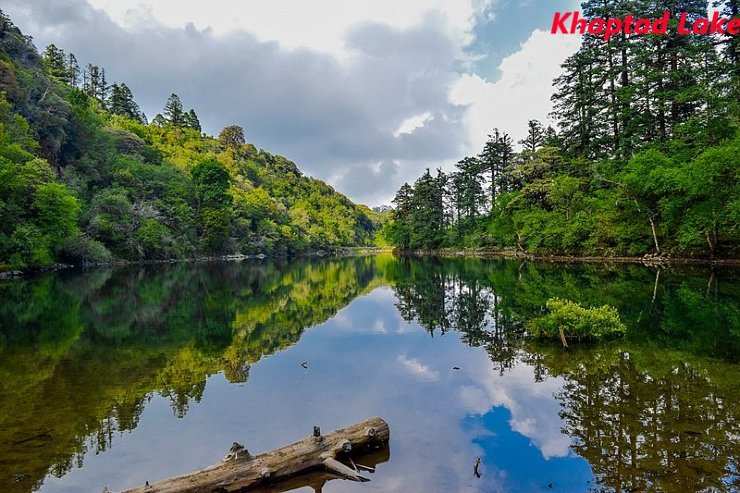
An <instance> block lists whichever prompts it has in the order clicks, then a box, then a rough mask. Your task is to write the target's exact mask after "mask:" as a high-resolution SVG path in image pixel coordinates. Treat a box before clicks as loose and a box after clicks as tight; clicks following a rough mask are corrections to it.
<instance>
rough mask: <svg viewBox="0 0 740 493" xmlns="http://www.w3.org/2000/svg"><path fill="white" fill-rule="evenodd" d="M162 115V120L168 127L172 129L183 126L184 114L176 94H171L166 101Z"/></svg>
mask: <svg viewBox="0 0 740 493" xmlns="http://www.w3.org/2000/svg"><path fill="white" fill-rule="evenodd" d="M163 113H164V118H165V120H166V121H167V123H168V124H169V125H172V126H173V127H184V126H185V113H184V112H183V109H182V103H181V102H180V97H179V96H178V95H177V94H175V93H172V94H171V95H170V97H169V98H168V99H167V103H166V104H165V105H164V111H163Z"/></svg>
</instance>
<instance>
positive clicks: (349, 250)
mask: <svg viewBox="0 0 740 493" xmlns="http://www.w3.org/2000/svg"><path fill="white" fill-rule="evenodd" d="M385 251H387V252H389V253H390V252H391V251H392V250H391V249H390V248H388V247H335V248H332V249H326V250H324V249H320V250H311V251H306V252H300V253H296V254H290V255H288V254H279V255H268V254H265V253H255V254H229V255H213V256H207V255H204V256H199V257H188V258H173V259H144V260H122V259H116V260H109V261H107V262H89V263H82V264H63V263H57V264H53V265H49V266H46V267H37V268H32V269H26V270H20V269H11V270H5V271H4V270H0V280H10V279H24V278H28V277H32V276H36V275H40V274H45V273H47V272H56V271H61V270H66V269H79V268H82V269H85V268H89V267H121V266H126V265H157V264H186V263H198V262H241V261H243V260H264V259H287V258H305V257H319V258H324V257H341V256H350V255H373V254H377V253H380V252H385Z"/></svg>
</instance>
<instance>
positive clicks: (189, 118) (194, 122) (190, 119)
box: [183, 108, 201, 132]
mask: <svg viewBox="0 0 740 493" xmlns="http://www.w3.org/2000/svg"><path fill="white" fill-rule="evenodd" d="M183 126H184V127H185V128H190V129H193V130H196V131H198V132H200V130H201V128H200V120H198V115H196V114H195V110H193V109H192V108H191V109H190V110H189V111H188V112H187V113H185V114H184V115H183Z"/></svg>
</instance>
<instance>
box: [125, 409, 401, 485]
mask: <svg viewBox="0 0 740 493" xmlns="http://www.w3.org/2000/svg"><path fill="white" fill-rule="evenodd" d="M389 438H390V428H389V427H388V423H386V422H385V421H383V420H382V419H381V418H370V419H368V420H366V421H363V422H361V423H357V424H354V425H350V426H347V427H345V428H340V429H338V430H336V431H333V432H331V433H328V434H326V435H321V432H320V430H319V429H318V427H314V433H313V435H312V436H309V437H308V438H304V439H303V440H301V441H298V442H296V443H293V444H291V445H287V446H285V447H281V448H279V449H276V450H273V451H270V452H265V453H263V454H260V455H256V456H252V455H251V454H250V453H249V451H248V450H247V449H246V448H244V447H243V446H241V445H239V444H238V443H234V445H232V447H231V450H230V451H229V454H228V455H227V456H226V457H225V458H224V459H223V460H222V461H221V462H219V463H218V464H215V465H213V466H210V467H208V468H206V469H203V470H201V471H196V472H193V473H190V474H186V475H184V476H178V477H174V478H169V479H164V480H162V481H158V482H156V483H152V484H149V483H148V482H146V483H145V484H144V485H143V486H139V487H137V488H134V489H130V490H126V491H125V492H123V493H174V492H184V493H240V492H246V491H254V490H255V489H257V488H259V489H263V488H265V487H268V486H270V485H277V483H280V482H283V481H285V480H294V479H295V478H296V476H300V475H304V474H311V473H316V472H323V473H328V474H329V476H331V477H339V478H343V479H349V480H352V481H369V479H367V478H366V477H365V476H363V475H362V474H360V472H359V471H360V468H359V467H354V464H355V461H361V460H360V457H362V456H367V455H369V454H372V453H373V452H377V451H378V450H380V449H387V447H388V440H389ZM376 455H377V454H376ZM385 457H386V459H385V460H387V457H388V456H387V455H385ZM378 462H379V461H375V463H376V464H377V463H378ZM374 465H375V464H372V465H371V467H369V468H367V467H366V470H367V469H373V470H374V467H372V466H374ZM292 482H293V481H292Z"/></svg>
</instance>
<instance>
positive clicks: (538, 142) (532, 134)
mask: <svg viewBox="0 0 740 493" xmlns="http://www.w3.org/2000/svg"><path fill="white" fill-rule="evenodd" d="M544 141H545V128H544V127H543V126H542V123H540V122H539V121H538V120H529V122H528V123H527V136H526V137H525V138H524V139H522V140H520V141H519V144H521V145H522V146H523V148H524V150H525V151H529V152H534V151H536V150H537V149H539V148H540V147H542V144H543V143H544Z"/></svg>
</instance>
